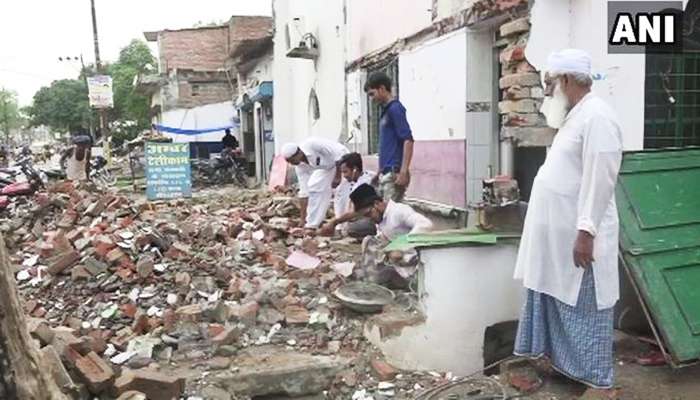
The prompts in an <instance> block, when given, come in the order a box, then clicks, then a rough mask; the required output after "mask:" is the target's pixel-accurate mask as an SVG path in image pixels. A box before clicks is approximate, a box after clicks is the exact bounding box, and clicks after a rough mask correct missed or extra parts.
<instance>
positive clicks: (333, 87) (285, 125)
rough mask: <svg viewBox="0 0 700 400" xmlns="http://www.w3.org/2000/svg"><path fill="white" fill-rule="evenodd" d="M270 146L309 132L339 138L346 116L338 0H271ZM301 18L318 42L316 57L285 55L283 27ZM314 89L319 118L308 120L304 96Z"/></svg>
mask: <svg viewBox="0 0 700 400" xmlns="http://www.w3.org/2000/svg"><path fill="white" fill-rule="evenodd" d="M273 7H274V15H275V38H274V40H275V46H274V54H275V57H274V62H273V75H274V85H275V88H274V91H275V95H274V105H273V108H274V126H275V148H276V151H279V149H280V147H281V146H282V145H283V144H284V143H285V142H288V141H297V142H299V141H302V140H303V139H305V138H307V137H309V136H321V137H325V138H328V139H331V140H338V139H339V138H340V136H341V134H343V133H344V132H343V128H344V115H345V107H346V105H345V70H344V65H345V47H344V45H345V27H344V23H343V22H344V15H343V1H342V0H306V1H292V0H275V2H274V4H273ZM297 16H301V17H304V20H305V25H306V31H308V32H311V33H313V34H314V36H315V37H316V38H317V40H318V43H319V50H320V56H319V58H318V59H317V60H315V61H312V60H304V59H294V58H288V57H286V53H287V46H286V40H285V25H286V23H287V22H291V20H292V18H294V17H297ZM312 88H314V89H315V90H316V94H317V96H318V100H319V103H320V111H321V117H320V119H319V120H316V121H313V120H312V119H311V118H309V94H310V92H311V89H312Z"/></svg>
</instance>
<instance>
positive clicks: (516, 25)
mask: <svg viewBox="0 0 700 400" xmlns="http://www.w3.org/2000/svg"><path fill="white" fill-rule="evenodd" d="M500 31H501V36H511V35H517V34H519V33H523V32H528V31H530V18H529V17H523V18H519V19H516V20H514V21H510V22H506V23H505V24H503V25H501V28H500Z"/></svg>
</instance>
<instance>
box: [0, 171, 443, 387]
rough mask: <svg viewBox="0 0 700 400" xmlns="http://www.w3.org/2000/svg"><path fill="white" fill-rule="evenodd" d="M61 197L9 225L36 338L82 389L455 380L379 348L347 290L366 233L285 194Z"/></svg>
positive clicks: (65, 382) (62, 377)
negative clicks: (308, 214) (312, 234)
mask: <svg viewBox="0 0 700 400" xmlns="http://www.w3.org/2000/svg"><path fill="white" fill-rule="evenodd" d="M45 196H47V197H48V198H49V199H50V200H49V201H44V202H43V205H33V204H31V203H30V204H27V205H26V208H25V209H22V210H21V211H22V212H19V213H17V214H16V216H14V217H13V218H9V219H5V220H0V230H2V232H3V235H4V236H5V239H6V241H7V243H8V247H9V250H10V254H11V262H12V264H13V265H14V266H15V268H16V273H17V276H18V278H22V279H18V285H19V288H20V291H21V293H22V295H23V297H24V299H25V303H24V306H25V312H26V313H27V314H28V315H29V316H30V317H31V318H32V320H31V323H30V331H31V334H32V336H33V337H34V338H35V339H36V342H37V345H38V346H40V347H42V352H43V354H44V355H45V357H47V358H48V359H49V360H51V365H53V368H52V373H53V375H54V376H55V377H56V379H57V381H58V382H59V384H60V385H61V386H62V387H63V389H64V391H65V392H66V393H67V394H70V395H71V396H72V397H73V398H76V399H77V398H80V399H88V398H94V397H95V396H100V398H102V399H115V398H119V399H131V400H133V399H141V398H148V399H156V400H160V399H163V400H167V399H179V398H191V399H198V398H229V397H226V395H230V396H231V397H230V398H236V399H242V398H252V397H253V396H266V395H275V396H301V395H316V394H319V393H321V394H325V396H326V398H332V399H347V398H351V397H353V395H354V393H356V392H358V391H361V390H364V391H365V393H367V394H368V395H370V394H373V395H374V398H375V399H381V398H412V397H415V393H416V391H417V390H420V389H421V388H425V387H426V386H428V385H430V384H435V383H439V382H441V381H444V377H443V376H442V375H439V374H434V375H431V374H427V373H426V374H420V373H416V374H405V375H402V374H401V373H400V371H397V370H396V369H394V368H393V367H392V366H390V365H389V364H387V363H386V362H384V361H382V360H381V356H380V355H377V354H376V351H374V350H373V349H372V348H371V347H370V345H369V344H368V343H367V342H366V341H365V339H364V337H363V326H364V322H365V320H366V318H367V317H366V316H365V315H362V314H358V313H355V312H353V311H350V310H348V309H346V308H344V307H343V306H341V304H340V303H338V302H337V301H336V300H334V298H333V297H332V295H331V293H333V291H335V290H336V289H337V288H338V287H340V286H341V285H342V284H343V283H344V282H346V281H348V280H352V279H353V277H352V276H351V275H352V267H353V265H356V264H357V262H358V261H359V253H360V251H359V249H360V245H359V242H355V241H353V240H348V239H329V238H309V237H304V236H303V235H304V233H303V230H302V229H298V228H299V225H300V224H299V220H298V211H297V210H296V207H295V206H294V203H293V202H292V198H291V197H289V196H287V195H285V193H275V194H270V193H262V192H255V191H238V192H233V193H228V192H227V193H226V194H225V195H217V194H215V193H213V194H211V195H207V196H205V197H199V198H195V199H192V200H173V201H168V202H147V201H145V200H144V199H143V198H138V197H129V195H123V194H120V193H118V192H98V191H95V190H86V189H84V188H76V187H74V186H73V185H71V184H69V183H61V184H58V185H57V186H55V187H52V188H51V189H50V191H49V193H48V195H45ZM67 216H68V217H67ZM288 264H294V265H293V266H290V265H288ZM386 381H391V382H392V385H393V386H392V389H391V390H390V391H387V390H380V389H379V386H380V383H381V382H386ZM385 386H386V385H385ZM380 392H382V393H384V394H381V393H380ZM387 393H389V395H388V394H387ZM234 396H235V397H234ZM246 396H247V397H246Z"/></svg>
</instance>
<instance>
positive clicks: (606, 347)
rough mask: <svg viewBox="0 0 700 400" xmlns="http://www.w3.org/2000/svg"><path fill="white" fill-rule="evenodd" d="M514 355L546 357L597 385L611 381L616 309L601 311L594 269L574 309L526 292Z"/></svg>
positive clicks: (585, 279) (571, 375) (586, 277)
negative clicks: (598, 303) (614, 310)
mask: <svg viewBox="0 0 700 400" xmlns="http://www.w3.org/2000/svg"><path fill="white" fill-rule="evenodd" d="M514 353H515V355H518V356H524V357H530V358H539V357H543V356H546V357H548V358H549V360H550V361H551V363H552V367H553V368H554V369H555V370H557V371H558V372H560V373H562V374H564V375H566V376H568V377H569V378H571V379H573V380H576V381H579V382H581V383H584V384H586V385H588V386H591V387H593V388H598V389H607V388H611V387H612V385H613V308H612V307H611V308H608V309H605V310H598V307H597V304H596V295H595V282H594V279H593V270H592V268H588V269H587V270H586V272H585V273H584V274H583V281H582V283H581V290H580V292H579V294H578V301H577V303H576V307H571V306H570V305H568V304H564V303H562V302H560V301H559V300H557V299H555V298H554V297H551V296H549V295H546V294H543V293H538V292H535V291H533V290H528V291H527V301H526V303H525V306H524V307H523V311H522V316H521V318H520V323H519V325H518V334H517V337H516V340H515V351H514Z"/></svg>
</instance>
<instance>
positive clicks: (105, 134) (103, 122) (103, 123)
mask: <svg viewBox="0 0 700 400" xmlns="http://www.w3.org/2000/svg"><path fill="white" fill-rule="evenodd" d="M90 9H91V11H92V36H93V40H94V42H95V67H96V68H97V73H98V74H103V73H104V71H103V69H102V62H101V61H100V42H99V39H98V36H97V13H95V0H90ZM100 133H101V134H102V149H103V152H104V157H105V159H106V160H107V164H108V165H112V154H111V151H110V146H109V136H110V135H109V130H108V128H107V109H106V108H100Z"/></svg>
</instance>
